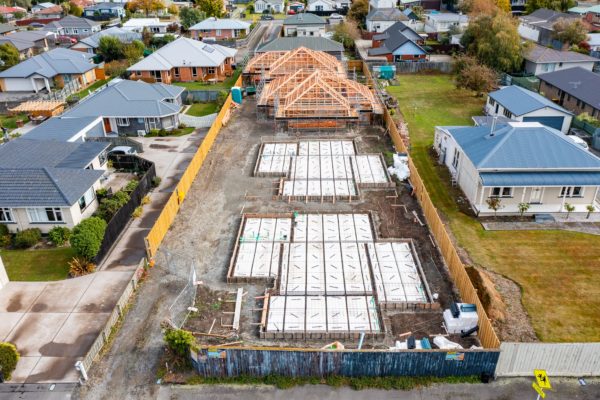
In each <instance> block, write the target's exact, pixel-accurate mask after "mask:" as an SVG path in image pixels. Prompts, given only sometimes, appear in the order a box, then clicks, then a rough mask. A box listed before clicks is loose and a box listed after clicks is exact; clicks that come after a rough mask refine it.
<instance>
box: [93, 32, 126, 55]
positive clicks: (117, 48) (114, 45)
mask: <svg viewBox="0 0 600 400" xmlns="http://www.w3.org/2000/svg"><path fill="white" fill-rule="evenodd" d="M97 51H98V54H100V55H101V56H102V57H104V61H113V60H120V59H122V58H123V42H121V41H120V40H119V39H118V38H117V37H115V36H102V37H101V38H100V42H99V43H98V50H97Z"/></svg>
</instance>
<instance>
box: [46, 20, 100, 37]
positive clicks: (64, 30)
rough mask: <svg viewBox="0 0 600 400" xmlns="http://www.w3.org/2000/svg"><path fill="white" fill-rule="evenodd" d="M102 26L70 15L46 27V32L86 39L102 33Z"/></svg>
mask: <svg viewBox="0 0 600 400" xmlns="http://www.w3.org/2000/svg"><path fill="white" fill-rule="evenodd" d="M100 28H101V24H100V22H97V21H92V20H91V19H86V18H79V17H75V16H73V15H68V16H66V17H64V18H61V19H59V20H58V21H53V22H50V23H48V24H46V26H44V30H46V31H50V32H54V33H56V34H57V35H64V36H72V37H77V38H84V37H87V36H90V35H93V34H94V33H96V32H100Z"/></svg>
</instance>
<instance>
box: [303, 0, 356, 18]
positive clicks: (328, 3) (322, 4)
mask: <svg viewBox="0 0 600 400" xmlns="http://www.w3.org/2000/svg"><path fill="white" fill-rule="evenodd" d="M350 4H351V2H350V0H309V1H308V5H307V6H306V10H307V11H308V12H312V13H316V14H318V15H329V14H331V13H334V12H338V11H341V12H343V13H345V12H346V11H344V9H345V10H348V9H349V8H350Z"/></svg>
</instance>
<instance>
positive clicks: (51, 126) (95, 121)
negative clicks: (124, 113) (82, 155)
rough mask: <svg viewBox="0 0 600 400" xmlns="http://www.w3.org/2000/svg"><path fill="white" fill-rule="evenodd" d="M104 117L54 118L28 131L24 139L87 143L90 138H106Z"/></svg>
mask: <svg viewBox="0 0 600 400" xmlns="http://www.w3.org/2000/svg"><path fill="white" fill-rule="evenodd" d="M104 136H106V132H105V131H104V124H103V122H102V117H94V116H92V117H76V118H66V117H52V118H50V119H48V120H46V121H44V122H43V123H42V124H41V125H38V126H36V127H35V128H33V129H32V130H30V131H28V132H27V133H26V134H25V135H24V136H23V138H25V139H27V140H44V141H55V142H85V141H86V139H87V138H88V137H104Z"/></svg>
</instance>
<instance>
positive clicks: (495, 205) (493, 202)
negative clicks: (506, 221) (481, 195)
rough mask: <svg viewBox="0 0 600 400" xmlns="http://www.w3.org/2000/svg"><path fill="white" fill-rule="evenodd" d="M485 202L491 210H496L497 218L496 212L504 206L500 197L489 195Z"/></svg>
mask: <svg viewBox="0 0 600 400" xmlns="http://www.w3.org/2000/svg"><path fill="white" fill-rule="evenodd" d="M485 203H486V204H487V206H488V208H489V209H490V210H493V211H494V218H496V214H497V213H498V210H500V209H501V208H502V207H504V206H503V205H502V200H500V197H489V198H488V199H487V200H486V201H485Z"/></svg>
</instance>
